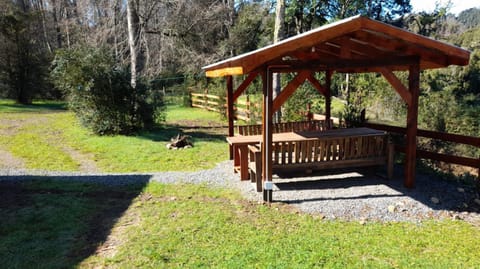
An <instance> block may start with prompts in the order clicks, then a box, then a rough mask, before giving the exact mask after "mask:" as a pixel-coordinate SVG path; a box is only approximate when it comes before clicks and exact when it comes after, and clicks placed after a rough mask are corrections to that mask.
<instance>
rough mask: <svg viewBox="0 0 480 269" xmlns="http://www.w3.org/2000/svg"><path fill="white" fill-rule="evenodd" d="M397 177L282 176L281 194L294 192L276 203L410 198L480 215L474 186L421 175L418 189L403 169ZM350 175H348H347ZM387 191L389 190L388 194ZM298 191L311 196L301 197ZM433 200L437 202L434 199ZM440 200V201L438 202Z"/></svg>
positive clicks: (359, 172)
mask: <svg viewBox="0 0 480 269" xmlns="http://www.w3.org/2000/svg"><path fill="white" fill-rule="evenodd" d="M396 169H397V170H396V171H395V176H394V178H393V179H391V180H387V179H386V176H385V173H383V174H382V173H376V172H375V171H374V170H372V169H355V170H351V169H339V170H325V171H322V172H315V173H313V174H309V175H307V174H303V175H302V174H298V173H296V174H291V173H290V174H278V175H277V176H278V178H276V179H274V182H275V186H276V187H277V188H278V191H279V192H283V193H286V192H291V194H288V195H278V196H279V197H280V198H277V199H276V198H275V194H274V197H273V198H274V199H275V201H278V202H284V203H289V204H299V203H305V202H317V201H327V200H332V201H338V200H359V202H361V200H362V199H375V198H386V197H409V198H412V199H414V200H416V201H418V202H420V203H422V204H424V205H426V206H428V207H429V208H431V209H434V210H449V211H455V212H474V213H480V205H479V204H478V201H479V200H477V202H475V199H478V198H479V192H478V190H477V188H476V187H475V186H474V185H473V184H467V183H464V182H459V181H454V180H448V179H443V178H440V177H438V176H434V175H424V174H417V176H416V184H415V188H413V189H408V188H406V187H405V186H404V185H403V183H404V182H403V178H404V177H403V169H400V167H396ZM346 175H348V176H346ZM375 186H381V188H370V189H371V191H370V193H368V194H365V193H362V194H356V193H355V190H359V189H360V188H362V187H375ZM350 188H351V189H352V191H351V192H350V193H349V195H348V196H341V195H340V196H336V195H334V193H335V194H336V193H341V190H342V189H350ZM370 189H369V190H370ZM385 190H387V191H385ZM298 191H302V192H304V193H308V194H307V195H303V197H299V196H301V195H299V194H298ZM432 198H433V199H432ZM435 199H438V201H435Z"/></svg>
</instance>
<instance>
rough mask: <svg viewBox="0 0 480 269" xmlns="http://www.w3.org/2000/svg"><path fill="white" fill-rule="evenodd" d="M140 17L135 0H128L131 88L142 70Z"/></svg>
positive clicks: (135, 84) (134, 86)
mask: <svg viewBox="0 0 480 269" xmlns="http://www.w3.org/2000/svg"><path fill="white" fill-rule="evenodd" d="M139 22H140V19H139V16H138V13H137V9H136V5H135V0H128V3H127V27H128V45H129V47H130V70H131V73H132V74H131V76H132V77H131V81H130V84H131V85H132V88H134V89H135V88H136V86H137V75H138V74H139V73H140V72H141V71H142V70H141V69H142V67H143V62H142V61H143V59H142V57H141V53H142V52H141V48H140V46H139V44H140V25H139Z"/></svg>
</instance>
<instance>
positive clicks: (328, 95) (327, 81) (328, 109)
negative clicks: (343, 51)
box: [325, 70, 333, 129]
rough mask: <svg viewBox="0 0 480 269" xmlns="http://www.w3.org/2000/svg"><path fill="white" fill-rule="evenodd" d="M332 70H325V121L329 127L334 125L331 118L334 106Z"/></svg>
mask: <svg viewBox="0 0 480 269" xmlns="http://www.w3.org/2000/svg"><path fill="white" fill-rule="evenodd" d="M332 75H333V71H332V70H327V72H325V90H326V94H325V122H326V125H327V129H331V128H332V127H333V126H330V118H331V107H332V99H331V98H332V94H331V89H330V87H331V84H332Z"/></svg>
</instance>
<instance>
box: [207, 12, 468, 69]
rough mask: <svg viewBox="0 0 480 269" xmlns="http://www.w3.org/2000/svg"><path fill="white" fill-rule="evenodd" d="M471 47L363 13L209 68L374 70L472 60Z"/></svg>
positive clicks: (455, 63) (436, 66) (208, 67)
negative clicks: (447, 41)
mask: <svg viewBox="0 0 480 269" xmlns="http://www.w3.org/2000/svg"><path fill="white" fill-rule="evenodd" d="M469 58H470V52H469V51H468V50H465V49H462V48H459V47H456V46H453V45H450V44H447V43H444V42H440V41H436V40H434V39H431V38H428V37H425V36H421V35H418V34H414V33H412V32H409V31H406V30H403V29H400V28H398V27H395V26H392V25H388V24H385V23H382V22H379V21H376V20H372V19H369V18H366V17H363V16H354V17H350V18H347V19H344V20H341V21H337V22H335V23H331V24H328V25H324V26H322V27H319V28H316V29H313V30H311V31H308V32H305V33H303V34H300V35H297V36H293V37H291V38H288V39H285V40H282V41H281V42H278V43H276V44H273V45H270V46H266V47H263V48H261V49H258V50H255V51H252V52H248V53H245V54H242V55H239V56H236V57H232V58H229V59H226V60H223V61H220V62H217V63H214V64H211V65H208V66H205V67H203V70H205V71H206V75H207V76H208V77H221V76H228V75H241V74H248V73H250V72H252V71H256V70H258V69H260V68H262V67H266V66H269V67H276V68H279V69H282V68H284V69H285V70H294V69H295V68H309V69H312V70H326V69H330V70H335V71H337V72H351V73H357V72H370V71H375V68H378V67H380V66H389V67H390V69H391V70H407V69H408V67H409V65H411V64H412V62H417V61H419V62H420V69H421V70H424V69H433V68H441V67H446V66H449V65H467V64H468V62H469Z"/></svg>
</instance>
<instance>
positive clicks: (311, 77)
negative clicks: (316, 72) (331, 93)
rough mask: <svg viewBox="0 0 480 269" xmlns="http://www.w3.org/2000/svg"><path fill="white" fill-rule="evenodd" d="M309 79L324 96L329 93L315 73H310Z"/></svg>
mask: <svg viewBox="0 0 480 269" xmlns="http://www.w3.org/2000/svg"><path fill="white" fill-rule="evenodd" d="M307 80H308V81H309V82H310V83H311V84H312V86H313V87H314V88H315V89H316V90H317V91H318V92H319V93H321V94H322V95H323V96H326V95H327V94H328V91H327V90H326V89H325V87H324V86H322V84H320V82H318V80H317V79H316V78H315V77H314V76H313V73H310V74H309V75H308V77H307Z"/></svg>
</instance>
